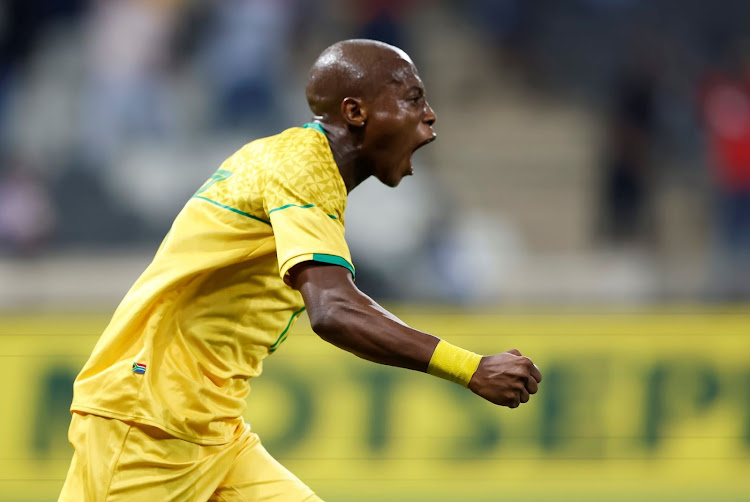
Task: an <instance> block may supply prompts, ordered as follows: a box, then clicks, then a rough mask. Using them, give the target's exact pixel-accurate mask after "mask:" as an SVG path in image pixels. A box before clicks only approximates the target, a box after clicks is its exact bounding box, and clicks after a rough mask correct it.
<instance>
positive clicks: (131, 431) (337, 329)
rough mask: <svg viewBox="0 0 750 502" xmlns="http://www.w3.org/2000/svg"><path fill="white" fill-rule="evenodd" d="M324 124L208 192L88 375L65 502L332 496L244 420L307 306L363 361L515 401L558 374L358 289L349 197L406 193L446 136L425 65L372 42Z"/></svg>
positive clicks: (334, 65) (337, 59)
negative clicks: (474, 348)
mask: <svg viewBox="0 0 750 502" xmlns="http://www.w3.org/2000/svg"><path fill="white" fill-rule="evenodd" d="M306 91H307V99H308V103H309V105H310V109H311V110H312V112H313V114H314V116H315V118H314V121H313V122H311V123H308V124H305V125H304V126H303V127H293V128H291V129H288V130H286V131H284V132H282V133H280V134H278V135H276V136H271V137H269V138H265V139H259V140H257V141H254V142H251V143H249V144H247V145H245V146H244V147H242V148H241V149H240V150H239V151H238V152H236V153H235V154H234V155H232V156H231V157H229V159H227V160H226V161H225V162H224V164H222V166H221V168H220V169H219V170H218V171H216V173H215V174H214V175H213V176H211V178H210V179H209V180H208V181H207V182H206V183H205V184H204V185H203V186H202V187H201V188H200V189H199V190H198V191H197V192H196V193H195V195H194V196H193V197H192V198H191V199H190V200H189V201H188V202H187V204H186V205H185V207H184V208H183V209H182V211H181V212H180V214H179V215H178V216H177V218H176V219H175V221H174V223H173V225H172V228H171V229H170V231H169V233H168V234H167V236H166V237H165V239H164V241H163V242H162V244H161V246H160V247H159V249H158V251H157V252H156V256H155V257H154V259H153V262H152V263H151V264H150V265H149V267H148V268H147V269H146V271H145V272H144V273H143V275H142V276H141V277H140V278H139V279H138V280H137V281H136V283H135V284H134V285H133V287H132V288H131V290H130V291H129V292H128V293H127V295H126V296H125V299H124V300H123V301H122V303H121V304H120V306H119V307H118V309H117V311H116V312H115V314H114V316H113V318H112V320H111V322H110V324H109V326H108V327H107V328H106V330H105V332H104V333H103V335H102V337H101V339H100V340H99V342H98V343H97V345H96V347H95V349H94V352H93V354H92V355H91V358H90V359H89V361H88V362H87V363H86V365H85V366H84V368H83V370H82V371H81V373H80V375H79V376H78V378H77V379H76V382H75V386H74V398H73V404H72V406H71V411H72V415H73V416H72V420H71V425H70V431H69V438H70V442H71V444H72V445H73V447H74V450H75V451H74V454H73V460H72V462H71V466H70V470H69V472H68V476H67V479H66V481H65V485H64V487H63V490H62V493H61V495H60V500H63V501H76V502H80V501H97V502H101V501H120V500H149V501H150V500H158V501H207V500H212V501H213V500H215V501H256V500H257V501H261V500H262V501H272V502H301V501H316V500H320V499H319V498H318V497H317V496H316V495H315V494H314V493H313V492H312V491H311V490H310V489H309V488H308V487H307V486H305V485H304V484H303V483H302V482H301V481H300V480H299V479H297V478H296V477H295V476H294V475H293V474H291V473H290V472H289V471H287V470H286V469H284V468H283V467H282V466H281V465H280V464H279V463H278V462H276V461H275V460H274V459H273V458H272V457H271V456H270V455H269V454H268V452H266V450H265V449H264V448H263V446H262V445H261V444H260V441H259V439H258V437H257V436H256V435H255V434H254V433H252V432H251V431H250V429H249V426H248V425H247V424H245V423H244V421H243V419H242V412H243V410H244V408H245V398H246V396H247V395H248V392H249V390H250V387H249V383H248V380H249V379H250V378H252V377H255V376H257V375H259V374H260V372H261V368H262V363H263V360H264V359H265V358H266V357H267V356H268V355H269V354H271V353H273V352H274V351H275V350H277V349H278V348H279V346H280V345H281V344H282V343H284V341H285V340H286V337H287V334H288V333H289V329H290V327H291V325H292V323H293V322H294V321H295V320H296V319H297V317H298V316H299V315H300V313H302V311H303V310H305V309H307V312H308V316H309V318H310V323H311V324H312V328H313V330H314V331H315V332H316V333H317V334H318V335H320V337H321V338H323V339H324V340H326V341H328V342H330V343H332V344H334V345H336V346H337V347H340V348H342V349H344V350H347V351H349V352H352V353H353V354H356V355H357V356H359V357H362V358H364V359H368V360H370V361H374V362H377V363H380V364H387V365H392V366H399V367H402V368H409V369H413V370H417V371H422V372H426V373H430V374H432V375H436V376H439V377H442V378H446V379H448V380H451V381H453V382H456V383H458V384H460V385H463V386H464V387H468V388H469V389H470V390H471V391H472V392H474V393H475V394H478V395H479V396H481V397H483V398H485V399H487V400H489V401H491V402H493V403H495V404H499V405H503V406H508V407H511V408H513V407H516V406H518V405H519V404H520V403H524V402H526V401H528V399H529V395H530V394H534V393H535V392H536V391H537V385H538V383H539V382H540V381H541V378H542V377H541V374H540V373H539V370H538V368H537V367H536V366H535V365H534V364H533V363H532V362H531V360H529V359H528V358H526V357H523V356H522V355H521V354H520V353H519V352H518V351H517V350H510V351H508V352H504V353H500V354H495V355H490V356H484V357H483V356H480V355H477V354H474V353H472V352H469V351H467V350H464V349H461V348H459V347H455V346H453V345H451V344H449V343H447V342H445V341H443V340H440V339H439V338H436V337H434V336H432V335H429V334H426V333H423V332H421V331H417V330H416V329H413V328H410V327H409V326H407V325H406V324H404V323H403V322H401V321H400V320H399V319H397V318H396V317H395V316H393V315H392V314H390V313H389V312H387V311H386V310H385V309H383V308H382V307H380V306H379V305H378V304H377V303H375V302H374V301H373V300H372V299H370V298H369V297H367V296H366V295H365V294H363V293H362V292H360V291H359V289H357V287H356V286H355V284H354V282H353V279H354V267H353V266H352V264H351V257H350V255H349V250H348V248H347V245H346V241H345V240H344V209H345V206H346V199H347V194H348V193H349V192H350V191H351V190H352V189H353V188H354V187H356V186H357V185H358V184H359V183H361V182H362V181H363V180H365V179H366V178H368V177H370V176H375V177H376V178H378V179H379V180H380V181H382V182H383V183H384V184H386V185H388V186H392V187H395V186H396V185H398V184H399V182H400V181H401V179H402V178H403V177H404V176H407V175H411V174H412V165H411V157H412V154H413V153H414V151H415V150H417V149H418V148H419V147H421V146H424V145H426V144H427V143H429V142H430V141H432V140H433V139H435V133H434V132H433V129H432V125H433V124H434V122H435V119H436V117H435V113H434V112H433V110H432V108H431V107H430V105H429V104H428V103H427V101H426V100H425V91H424V86H423V84H422V81H421V80H420V78H419V76H418V75H417V70H416V68H415V66H414V64H413V63H412V61H411V59H410V58H409V56H407V55H406V54H405V53H404V52H403V51H401V50H400V49H398V48H396V47H392V46H390V45H387V44H383V43H380V42H374V41H371V40H347V41H343V42H339V43H336V44H334V45H332V46H331V47H329V48H327V49H326V50H325V51H324V52H323V53H322V54H321V55H320V57H319V58H318V59H317V61H316V62H315V64H314V65H313V67H312V69H311V70H310V75H309V81H308V84H307V89H306Z"/></svg>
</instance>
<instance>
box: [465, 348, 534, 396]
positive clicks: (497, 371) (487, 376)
mask: <svg viewBox="0 0 750 502" xmlns="http://www.w3.org/2000/svg"><path fill="white" fill-rule="evenodd" d="M541 381H542V374H541V373H540V372H539V368H537V367H536V365H535V364H534V363H533V362H531V359H529V358H528V357H525V356H522V355H521V353H520V352H519V351H518V350H516V349H511V350H509V351H507V352H503V353H502V354H495V355H492V356H484V357H483V358H482V361H481V362H480V363H479V367H478V368H477V371H476V372H475V373H474V376H472V377H471V381H470V382H469V389H471V391H472V392H473V393H474V394H476V395H478V396H481V397H483V398H485V399H486V400H487V401H490V402H491V403H495V404H499V405H500V406H507V407H508V408H517V407H518V405H520V404H521V403H525V402H527V401H528V400H529V395H530V394H535V393H536V391H537V390H538V388H539V382H541Z"/></svg>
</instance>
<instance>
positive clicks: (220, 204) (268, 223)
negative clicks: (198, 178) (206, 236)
mask: <svg viewBox="0 0 750 502" xmlns="http://www.w3.org/2000/svg"><path fill="white" fill-rule="evenodd" d="M193 199H201V200H205V201H206V202H210V203H211V204H213V205H214V206H219V207H221V208H224V209H228V210H229V211H232V212H233V213H237V214H241V215H242V216H246V217H248V218H250V219H253V220H257V221H260V222H263V223H265V224H266V225H270V224H271V222H270V221H266V220H264V219H263V218H258V217H257V216H253V215H252V214H250V213H246V212H245V211H240V210H239V209H237V208H235V207H231V206H227V205H226V204H222V203H221V202H216V201H215V200H211V199H209V198H208V197H204V196H202V195H193Z"/></svg>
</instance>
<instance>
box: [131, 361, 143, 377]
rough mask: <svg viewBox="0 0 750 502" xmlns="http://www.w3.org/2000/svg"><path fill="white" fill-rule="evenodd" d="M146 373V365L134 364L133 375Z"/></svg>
mask: <svg viewBox="0 0 750 502" xmlns="http://www.w3.org/2000/svg"><path fill="white" fill-rule="evenodd" d="M145 372H146V365H145V364H141V363H135V362H134V363H133V373H138V374H139V375H143V374H144V373H145Z"/></svg>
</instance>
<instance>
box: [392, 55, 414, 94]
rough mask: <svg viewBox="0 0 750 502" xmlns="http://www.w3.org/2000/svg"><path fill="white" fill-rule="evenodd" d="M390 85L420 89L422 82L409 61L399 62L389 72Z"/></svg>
mask: <svg viewBox="0 0 750 502" xmlns="http://www.w3.org/2000/svg"><path fill="white" fill-rule="evenodd" d="M390 76H391V83H394V84H398V85H403V86H406V87H422V80H421V79H420V78H419V75H418V74H417V69H416V67H415V66H414V64H413V63H412V62H411V61H408V62H407V61H404V60H401V64H396V65H395V67H394V68H393V70H392V72H391V75H390Z"/></svg>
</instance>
